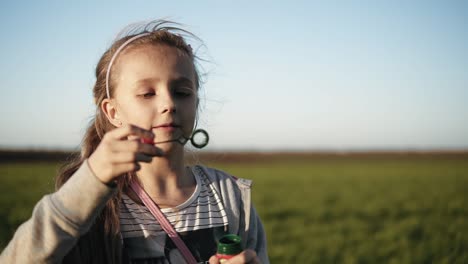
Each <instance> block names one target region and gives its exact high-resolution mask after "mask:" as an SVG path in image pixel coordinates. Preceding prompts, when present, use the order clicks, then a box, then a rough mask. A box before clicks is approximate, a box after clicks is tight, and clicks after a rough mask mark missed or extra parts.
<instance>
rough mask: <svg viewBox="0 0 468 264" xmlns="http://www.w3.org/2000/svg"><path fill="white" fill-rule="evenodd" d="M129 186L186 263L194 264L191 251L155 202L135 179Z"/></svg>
mask: <svg viewBox="0 0 468 264" xmlns="http://www.w3.org/2000/svg"><path fill="white" fill-rule="evenodd" d="M130 186H131V188H132V189H133V191H134V192H135V193H136V194H137V195H138V197H140V199H141V201H142V202H143V203H144V204H145V206H146V207H147V208H148V209H149V211H150V212H151V214H152V215H153V216H154V217H155V218H156V220H157V221H158V222H159V224H160V225H161V227H162V228H163V229H164V231H165V232H166V233H167V235H168V236H169V237H170V238H171V239H172V241H173V242H174V244H175V245H176V246H177V248H178V249H179V250H180V252H181V253H182V255H183V256H184V258H185V260H186V261H187V263H189V264H196V263H197V261H196V260H195V258H194V257H193V255H192V253H191V252H190V250H189V249H188V248H187V246H186V245H185V243H184V241H183V240H182V239H181V238H180V236H179V234H178V233H177V232H176V231H175V229H174V227H173V226H172V225H171V223H169V221H168V220H167V218H166V216H165V215H164V214H163V213H162V212H161V209H159V207H158V206H157V205H156V203H154V202H153V200H151V198H150V197H149V195H148V194H147V193H146V192H145V190H144V189H143V188H142V187H141V186H140V184H138V182H137V181H136V180H133V181H132V182H131V185H130Z"/></svg>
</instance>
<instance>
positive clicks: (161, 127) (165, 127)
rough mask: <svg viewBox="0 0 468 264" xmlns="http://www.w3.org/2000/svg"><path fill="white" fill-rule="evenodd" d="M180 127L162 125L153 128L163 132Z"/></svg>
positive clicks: (173, 124)
mask: <svg viewBox="0 0 468 264" xmlns="http://www.w3.org/2000/svg"><path fill="white" fill-rule="evenodd" d="M179 127H180V126H179V125H177V124H176V123H164V124H160V125H157V126H155V127H153V128H154V129H158V130H163V131H174V130H175V129H177V128H179Z"/></svg>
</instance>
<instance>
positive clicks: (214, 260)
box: [208, 256, 219, 264]
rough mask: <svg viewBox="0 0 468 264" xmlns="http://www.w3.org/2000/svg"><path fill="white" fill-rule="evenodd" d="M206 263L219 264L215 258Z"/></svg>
mask: <svg viewBox="0 0 468 264" xmlns="http://www.w3.org/2000/svg"><path fill="white" fill-rule="evenodd" d="M208 263H210V264H219V259H218V258H217V257H216V256H212V257H211V258H210V259H209V260H208Z"/></svg>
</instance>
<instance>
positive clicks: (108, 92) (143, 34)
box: [106, 32, 150, 99]
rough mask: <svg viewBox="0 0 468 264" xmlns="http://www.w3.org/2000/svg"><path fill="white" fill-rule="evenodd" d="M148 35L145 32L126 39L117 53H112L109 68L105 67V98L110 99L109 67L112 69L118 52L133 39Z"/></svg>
mask: <svg viewBox="0 0 468 264" xmlns="http://www.w3.org/2000/svg"><path fill="white" fill-rule="evenodd" d="M149 34H150V33H148V32H146V33H141V34H139V35H136V36H133V37H131V38H130V39H128V40H127V41H125V42H124V44H122V45H121V46H120V47H119V48H118V49H117V51H116V52H115V53H114V55H113V56H112V58H111V60H110V62H109V66H107V73H106V92H107V98H108V99H110V91H109V75H110V71H111V67H112V64H113V63H114V60H115V59H116V58H117V55H119V53H120V51H122V50H123V49H124V48H125V46H127V45H128V44H129V43H130V42H132V41H134V40H135V39H139V38H141V37H144V36H148V35H149Z"/></svg>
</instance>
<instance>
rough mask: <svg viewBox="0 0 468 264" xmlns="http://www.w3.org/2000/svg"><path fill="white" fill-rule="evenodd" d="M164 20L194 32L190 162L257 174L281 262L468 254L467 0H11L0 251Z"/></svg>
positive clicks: (0, 76) (3, 48)
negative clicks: (196, 86)
mask: <svg viewBox="0 0 468 264" xmlns="http://www.w3.org/2000/svg"><path fill="white" fill-rule="evenodd" d="M157 18H166V19H169V20H173V21H176V22H179V23H182V24H184V25H185V28H186V29H188V30H189V31H191V32H193V33H194V34H195V35H197V36H198V37H200V38H201V39H202V40H203V41H204V44H205V46H200V45H199V43H195V47H196V50H198V52H199V53H198V54H199V55H200V56H201V57H202V58H204V59H206V60H207V62H204V63H202V66H203V70H204V72H205V73H206V75H205V78H204V80H205V84H204V85H203V92H202V93H203V95H202V109H201V110H202V112H201V115H200V122H199V127H203V128H205V129H206V130H208V131H209V133H210V144H209V146H208V147H207V149H206V150H203V151H201V152H197V153H196V155H197V159H198V161H199V162H203V163H205V164H208V165H210V166H216V167H218V168H220V169H224V170H226V171H228V172H230V173H232V174H234V175H237V176H240V177H245V178H252V179H253V180H254V182H255V187H254V201H255V204H256V206H257V208H258V211H259V213H260V215H261V216H262V219H263V221H264V224H265V228H266V230H267V233H268V243H269V252H270V257H271V260H272V262H273V263H296V262H303V263H310V262H312V263H337V262H338V263H376V262H384V263H387V262H388V263H433V262H437V263H466V262H468V254H467V253H466V252H468V235H466V234H468V195H467V194H466V191H465V190H466V189H467V188H468V136H467V135H468V108H467V107H466V102H467V99H468V74H467V70H468V28H467V27H466V25H467V24H468V2H466V1H444V2H442V1H377V2H376V1H288V3H286V2H284V1H275V2H273V1H256V2H253V1H236V2H228V1H225V2H220V1H196V2H193V1H173V2H169V1H138V2H130V1H99V2H96V1H80V2H68V3H66V2H63V1H3V2H2V3H0V34H1V36H2V41H1V42H0V57H1V58H2V59H1V60H0V89H1V96H0V109H1V113H2V115H0V124H1V126H2V127H1V130H0V249H2V248H3V247H4V246H5V245H6V243H7V242H8V240H9V239H11V236H12V235H13V233H14V230H15V229H16V228H17V226H18V225H19V224H20V223H22V222H23V221H25V220H26V219H27V218H28V217H30V215H31V211H32V207H33V206H34V204H35V203H36V202H37V201H38V200H39V199H40V197H41V196H43V195H44V194H46V193H50V192H52V191H53V182H54V177H55V175H56V171H57V168H58V167H59V166H60V165H61V164H63V163H64V162H65V161H66V159H67V158H68V156H69V155H70V153H72V152H75V151H77V150H79V144H80V141H81V138H82V136H83V134H84V131H85V128H86V126H87V125H88V122H89V120H90V118H91V117H92V116H93V113H94V111H95V108H94V105H93V99H92V92H91V91H92V86H93V83H94V80H95V78H94V70H95V66H96V64H97V61H98V60H99V57H100V56H101V55H102V53H103V52H104V51H105V50H106V49H107V48H108V46H109V45H110V44H111V43H112V41H113V40H114V38H115V36H116V35H117V34H118V33H119V31H120V30H121V29H122V28H123V27H124V26H126V25H128V24H130V23H133V22H138V21H143V20H151V19H157Z"/></svg>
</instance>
